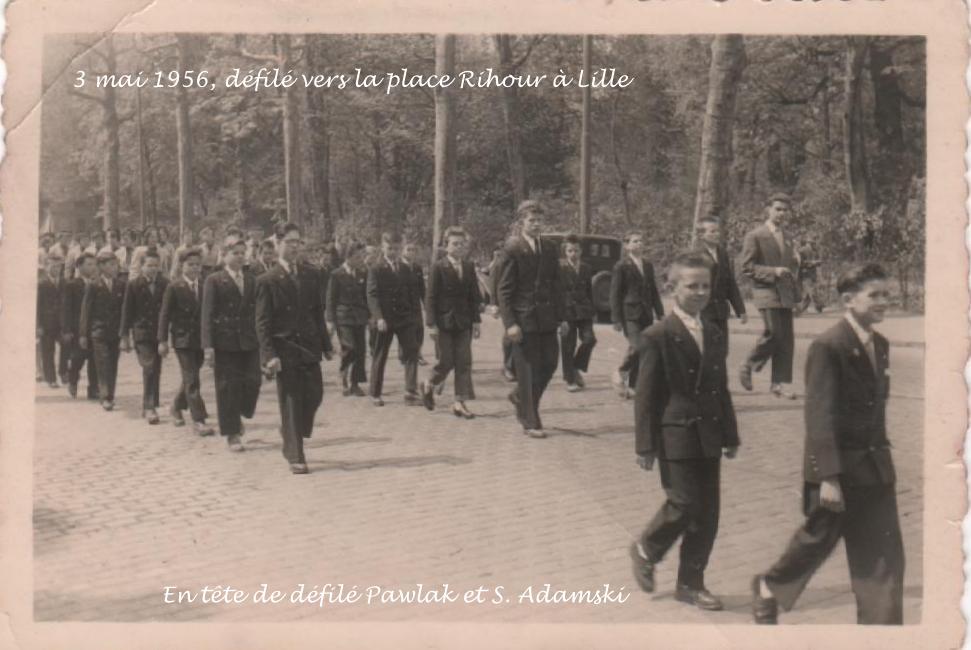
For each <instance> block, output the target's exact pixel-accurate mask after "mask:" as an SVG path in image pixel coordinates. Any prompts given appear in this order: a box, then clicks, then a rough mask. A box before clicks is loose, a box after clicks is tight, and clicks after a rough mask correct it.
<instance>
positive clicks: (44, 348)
mask: <svg viewBox="0 0 971 650" xmlns="http://www.w3.org/2000/svg"><path fill="white" fill-rule="evenodd" d="M57 339H58V335H57V333H56V332H52V333H50V334H48V333H47V332H44V333H43V334H42V335H41V337H40V365H41V374H42V376H43V377H44V381H46V382H47V383H52V382H56V381H57V365H56V364H55V362H54V359H55V356H56V355H55V352H56V350H55V346H56V344H57ZM61 352H62V353H63V349H62V350H61ZM61 356H64V355H63V354H62V355H61Z"/></svg>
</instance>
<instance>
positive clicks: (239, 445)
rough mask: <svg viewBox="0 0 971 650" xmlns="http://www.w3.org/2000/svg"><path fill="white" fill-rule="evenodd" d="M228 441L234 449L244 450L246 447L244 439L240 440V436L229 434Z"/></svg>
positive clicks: (231, 448)
mask: <svg viewBox="0 0 971 650" xmlns="http://www.w3.org/2000/svg"><path fill="white" fill-rule="evenodd" d="M226 443H227V444H228V445H229V448H230V450H232V451H243V450H244V449H246V448H245V447H243V441H242V440H240V438H239V436H227V438H226Z"/></svg>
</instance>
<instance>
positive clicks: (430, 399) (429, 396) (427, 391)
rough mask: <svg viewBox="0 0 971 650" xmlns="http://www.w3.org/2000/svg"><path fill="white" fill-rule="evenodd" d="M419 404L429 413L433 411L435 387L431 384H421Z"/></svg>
mask: <svg viewBox="0 0 971 650" xmlns="http://www.w3.org/2000/svg"><path fill="white" fill-rule="evenodd" d="M421 403H422V404H424V405H425V408H426V409H428V410H429V411H434V410H435V386H434V385H433V384H432V383H431V382H428V381H426V382H423V383H422V385H421Z"/></svg>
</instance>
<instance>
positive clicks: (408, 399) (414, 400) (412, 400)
mask: <svg viewBox="0 0 971 650" xmlns="http://www.w3.org/2000/svg"><path fill="white" fill-rule="evenodd" d="M421 401H422V400H421V397H419V396H418V393H405V404H408V405H410V406H414V405H416V404H421Z"/></svg>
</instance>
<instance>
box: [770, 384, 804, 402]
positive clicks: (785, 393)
mask: <svg viewBox="0 0 971 650" xmlns="http://www.w3.org/2000/svg"><path fill="white" fill-rule="evenodd" d="M769 390H770V391H771V392H772V394H773V395H775V396H776V397H782V398H784V399H796V397H797V395H796V394H795V393H794V392H793V391H791V390H788V389H786V388H783V386H782V384H772V387H771V388H769Z"/></svg>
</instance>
